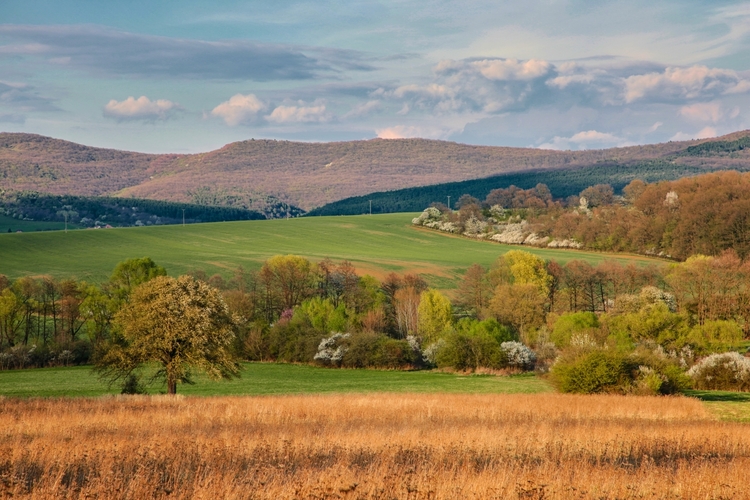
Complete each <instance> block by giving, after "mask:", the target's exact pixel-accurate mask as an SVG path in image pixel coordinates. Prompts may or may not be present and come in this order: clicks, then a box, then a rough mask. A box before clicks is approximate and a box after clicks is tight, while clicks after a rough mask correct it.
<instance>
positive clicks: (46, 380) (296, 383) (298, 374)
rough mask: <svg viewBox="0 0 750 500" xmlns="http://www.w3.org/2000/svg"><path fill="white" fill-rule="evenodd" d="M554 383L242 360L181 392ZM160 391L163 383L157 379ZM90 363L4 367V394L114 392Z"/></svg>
mask: <svg viewBox="0 0 750 500" xmlns="http://www.w3.org/2000/svg"><path fill="white" fill-rule="evenodd" d="M551 390H552V388H551V387H550V386H549V384H547V383H546V382H545V381H543V380H542V379H540V378H538V377H535V376H534V375H517V376H511V377H494V376H482V375H460V374H453V373H439V372H432V371H385V370H345V369H330V368H320V367H316V366H310V365H291V364H281V363H243V370H242V376H241V377H240V378H237V379H233V380H223V381H218V382H214V381H211V380H209V379H208V378H206V377H203V376H199V375H198V376H196V377H195V385H187V384H180V385H179V386H178V388H177V392H178V393H179V394H185V395H193V396H228V395H233V396H240V395H274V394H276V395H279V394H311V393H318V394H320V393H334V392H335V393H350V392H351V393H357V392H360V393H362V392H414V393H424V392H446V393H540V392H549V391H551ZM148 391H149V392H151V393H154V394H158V393H159V392H160V391H164V387H163V386H160V385H158V384H154V385H152V386H149V387H148ZM117 392H119V387H112V388H109V387H108V384H106V383H105V382H103V381H101V380H99V378H97V377H96V375H95V374H94V373H93V372H92V370H91V367H89V366H75V367H60V368H38V369H27V370H8V371H0V396H11V397H79V396H89V397H90V396H101V395H105V394H115V393H117Z"/></svg>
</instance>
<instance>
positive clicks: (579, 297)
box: [0, 250, 750, 393]
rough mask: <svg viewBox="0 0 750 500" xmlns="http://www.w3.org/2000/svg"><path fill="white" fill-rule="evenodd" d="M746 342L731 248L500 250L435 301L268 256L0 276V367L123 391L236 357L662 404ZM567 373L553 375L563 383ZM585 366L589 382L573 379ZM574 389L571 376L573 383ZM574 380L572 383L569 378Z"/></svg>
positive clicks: (745, 279)
mask: <svg viewBox="0 0 750 500" xmlns="http://www.w3.org/2000/svg"><path fill="white" fill-rule="evenodd" d="M749 331H750V262H748V261H743V260H742V259H740V258H739V257H738V256H737V254H736V253H735V252H733V251H732V250H728V251H725V252H724V253H722V254H721V255H719V256H716V257H706V256H695V257H692V258H690V259H688V260H687V261H686V262H684V263H675V264H672V265H669V266H667V265H662V266H658V267H657V266H645V267H639V266H636V265H635V264H629V265H622V264H619V263H617V262H612V261H609V262H603V263H601V264H599V265H596V266H594V265H592V264H590V263H588V262H586V261H581V260H574V261H570V262H568V263H566V264H564V265H561V264H558V263H557V262H554V261H544V260H542V259H540V258H538V257H536V256H534V255H532V254H530V253H528V252H524V251H521V250H514V251H511V252H508V253H506V254H504V255H502V256H501V257H499V258H498V260H497V261H496V262H495V264H494V265H493V266H492V267H491V268H489V269H485V268H483V267H482V266H479V265H473V266H471V267H470V268H469V269H468V270H467V271H466V273H465V275H464V276H463V278H462V279H461V281H460V283H459V286H458V287H457V289H455V290H453V291H451V292H448V293H444V292H441V291H439V290H436V289H432V288H430V287H429V286H428V284H427V282H426V281H425V280H424V279H423V278H421V277H420V276H418V275H414V274H404V275H399V274H396V273H390V274H389V275H387V276H385V277H384V278H383V279H382V280H378V279H376V278H374V277H372V276H368V275H363V276H361V275H359V274H358V273H357V271H356V269H355V268H354V266H353V265H352V264H351V263H349V262H347V261H343V262H338V263H336V262H333V261H331V260H329V259H325V260H323V261H321V262H318V263H313V262H311V261H309V260H308V259H305V258H303V257H299V256H294V255H278V256H274V257H271V258H270V259H268V260H267V261H266V262H265V263H264V264H263V265H262V266H261V267H260V269H258V270H252V271H248V270H244V269H242V268H238V269H237V270H236V272H235V273H234V274H233V275H232V277H231V278H228V279H227V278H225V277H223V276H221V275H214V276H207V275H206V274H205V273H203V272H201V271H193V272H191V273H189V275H186V276H183V277H180V278H169V277H167V276H166V270H165V269H164V268H162V267H160V266H158V265H157V264H156V263H154V262H153V261H151V259H148V258H142V259H130V260H127V261H124V262H122V263H120V264H118V266H117V267H116V268H115V269H114V271H113V273H112V276H111V278H110V279H109V280H108V281H107V282H106V283H103V284H101V285H91V284H87V283H85V282H80V281H75V280H54V279H52V278H45V277H42V278H31V277H26V278H20V279H18V280H15V281H13V282H11V281H10V280H8V279H7V278H3V279H1V280H0V342H1V343H0V351H1V352H2V354H0V363H2V367H3V368H14V367H15V368H20V367H25V366H49V365H66V364H74V363H95V364H96V365H97V367H98V369H99V371H100V373H101V374H102V375H103V376H104V377H106V378H108V379H109V380H113V381H117V382H118V383H121V384H122V386H123V390H125V391H126V392H127V391H130V392H139V391H140V390H142V383H143V380H142V378H143V376H144V374H143V367H144V366H147V364H148V362H149V361H157V362H158V363H161V364H162V369H160V370H157V372H156V374H155V375H154V376H156V377H161V378H162V379H164V381H165V382H166V384H167V388H168V390H169V392H174V391H176V387H177V383H178V382H179V383H184V382H190V380H191V370H190V367H193V368H196V367H197V368H198V369H202V370H204V371H206V372H208V373H209V374H213V375H215V376H216V377H231V376H236V375H237V374H238V365H237V360H241V359H244V360H256V361H281V362H303V363H318V364H322V365H326V366H332V367H353V368H364V367H380V368H392V369H404V368H408V369H419V368H431V367H438V368H444V369H455V370H496V371H497V370H500V371H508V370H510V371H522V370H530V369H537V370H538V371H541V372H546V371H548V370H550V367H551V376H552V378H553V380H555V381H556V383H558V385H559V386H560V387H561V388H563V389H564V390H572V391H579V392H596V391H598V390H617V391H620V392H628V391H630V392H639V393H647V392H649V391H650V392H651V393H670V392H675V391H677V390H680V389H682V388H684V387H686V386H687V385H688V384H689V381H687V378H686V377H687V376H686V375H685V373H686V371H687V370H688V369H689V368H690V367H691V366H693V365H695V364H696V363H697V362H699V361H700V360H701V359H702V358H703V357H705V356H708V355H711V354H713V353H721V352H726V351H732V350H735V351H736V350H738V349H740V348H741V347H742V342H743V339H745V338H747V336H748V333H749ZM566 370H567V371H566ZM592 370H593V371H594V372H596V371H597V370H599V371H601V372H602V373H605V374H606V375H607V376H608V377H610V378H607V377H605V376H603V378H602V379H601V380H598V379H597V380H593V381H591V380H588V381H586V380H584V381H583V382H582V381H581V377H582V374H584V375H585V374H587V373H590V372H591V371H592ZM584 379H585V377H584ZM576 381H577V382H576Z"/></svg>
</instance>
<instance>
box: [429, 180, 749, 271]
mask: <svg viewBox="0 0 750 500" xmlns="http://www.w3.org/2000/svg"><path fill="white" fill-rule="evenodd" d="M454 208H455V210H450V209H449V208H448V207H447V206H445V204H443V203H433V208H432V209H430V211H425V213H424V214H423V216H421V218H419V219H415V223H417V224H421V225H425V226H428V227H435V228H437V229H441V230H446V231H451V232H456V233H460V234H465V235H467V236H471V237H475V238H487V239H493V240H496V241H500V242H503V243H524V244H531V245H537V246H555V245H558V244H560V242H568V243H567V244H566V245H565V246H575V247H576V248H586V249H590V250H598V251H608V252H633V253H640V254H647V255H659V256H664V257H668V258H672V259H675V260H685V259H687V258H688V257H690V256H691V255H699V254H700V255H714V256H716V255H719V254H721V252H723V251H724V250H726V249H733V250H734V251H735V252H736V253H737V254H738V255H739V257H740V258H745V257H747V256H748V255H749V254H750V173H739V172H735V171H727V172H716V173H710V174H704V175H699V176H695V177H686V178H682V179H678V180H674V181H662V182H657V183H650V184H649V183H646V182H643V181H641V180H639V179H636V180H633V181H631V182H630V183H629V184H628V185H627V186H625V187H624V188H623V195H622V196H618V195H616V194H615V190H614V188H613V187H612V186H611V185H609V184H597V185H594V186H590V187H587V188H586V189H584V190H582V191H581V192H580V193H578V194H577V195H571V196H569V197H568V198H567V199H559V198H554V197H553V196H552V193H551V191H550V189H549V188H548V187H547V186H546V185H544V184H537V185H536V186H535V187H532V188H529V189H521V188H519V187H516V186H510V187H508V188H500V189H494V190H492V191H490V192H489V193H488V194H487V196H486V197H485V199H484V200H483V201H480V200H479V199H477V198H475V197H473V196H471V195H463V196H461V197H460V198H459V199H458V200H456V204H455V207H454ZM519 224H520V225H519ZM571 242H573V243H571Z"/></svg>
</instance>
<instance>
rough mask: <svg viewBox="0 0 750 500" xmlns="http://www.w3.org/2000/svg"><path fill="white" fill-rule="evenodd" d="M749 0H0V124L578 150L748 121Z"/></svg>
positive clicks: (169, 136)
mask: <svg viewBox="0 0 750 500" xmlns="http://www.w3.org/2000/svg"><path fill="white" fill-rule="evenodd" d="M749 104H750V3H749V2H746V1H725V0H711V1H698V0H679V1H659V0H651V1H642V0H630V1H627V2H625V1H612V0H609V1H608V0H596V1H594V0H567V1H558V0H526V1H524V2H518V1H498V0H494V1H490V0H487V1H484V0H476V1H464V2H448V1H426V0H422V1H412V0H398V1H396V0H394V1H390V2H385V1H381V2H377V1H368V0H350V1H346V2H338V1H327V0H318V1H314V2H313V1H287V0H277V1H275V2H260V1H256V2H248V1H221V0H215V1H213V2H205V1H201V2H198V1H194V0H180V1H168V0H162V1H158V2H154V1H153V0H152V1H149V2H146V1H140V0H130V1H127V2H124V1H115V0H110V1H106V2H103V1H101V0H88V1H70V0H47V1H39V0H23V1H18V0H3V1H2V2H1V3H0V130H2V131H9V132H32V133H39V134H44V135H49V136H53V137H58V138H62V139H67V140H72V141H76V142H80V143H84V144H88V145H94V146H102V147H114V148H119V149H127V150H135V151H145V152H199V151H208V150H211V149H214V148H217V147H220V146H222V145H224V144H226V143H228V142H232V141H237V140H244V139H249V138H251V137H254V138H275V139H290V140H303V141H340V140H352V139H371V138H374V137H384V138H396V137H425V138H434V139H445V140H451V141H457V142H464V143H470V144H488V145H501V146H528V147H543V148H556V149H594V148H602V147H612V146H623V145H631V144H643V143H654V142H663V141H668V140H679V139H689V138H699V137H710V136H715V135H720V134H724V133H728V132H732V131H735V130H741V129H747V128H750V106H749Z"/></svg>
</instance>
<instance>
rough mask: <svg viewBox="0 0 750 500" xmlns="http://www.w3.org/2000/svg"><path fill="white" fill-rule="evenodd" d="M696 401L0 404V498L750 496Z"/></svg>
mask: <svg viewBox="0 0 750 500" xmlns="http://www.w3.org/2000/svg"><path fill="white" fill-rule="evenodd" d="M748 471H750V427H748V426H746V425H743V424H738V423H730V422H720V421H717V420H716V419H715V417H713V416H711V414H710V413H708V412H707V411H706V409H705V408H704V406H703V405H702V404H701V403H700V402H699V401H697V400H694V399H689V398H649V397H620V396H571V395H559V394H543V395H445V394H438V395H423V394H420V395H413V394H398V395H396V394H370V395H332V396H328V395H326V396H320V395H315V396H288V397H255V398H249V397H245V398H205V399H198V398H183V397H174V398H170V397H166V396H161V397H111V398H102V399H75V400H71V399H66V400H41V399H37V400H15V399H5V400H0V497H10V496H13V497H14V498H18V497H31V498H52V497H64V498H134V499H139V498H167V497H168V498H259V499H260V498H306V499H324V498H325V499H333V498H345V499H370V498H373V499H375V498H377V499H391V498H398V499H402V498H403V499H442V498H519V499H568V498H576V499H578V498H580V499H584V498H586V499H587V498H592V499H593V498H596V499H603V498H607V499H615V498H619V499H626V498H627V499H635V498H665V499H666V498H669V499H676V498H713V499H720V498H726V499H729V498H750V491H749V489H748V477H749V474H750V472H748Z"/></svg>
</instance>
